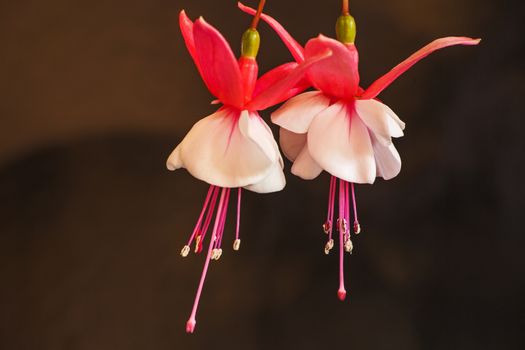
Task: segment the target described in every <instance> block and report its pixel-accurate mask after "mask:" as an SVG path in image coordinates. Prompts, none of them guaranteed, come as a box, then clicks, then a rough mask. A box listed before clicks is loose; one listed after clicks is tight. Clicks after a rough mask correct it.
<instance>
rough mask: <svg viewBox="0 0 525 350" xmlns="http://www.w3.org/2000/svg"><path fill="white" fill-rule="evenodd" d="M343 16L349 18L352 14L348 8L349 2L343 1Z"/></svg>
mask: <svg viewBox="0 0 525 350" xmlns="http://www.w3.org/2000/svg"><path fill="white" fill-rule="evenodd" d="M341 14H342V15H343V16H347V15H349V14H350V8H349V6H348V0H343V9H342V11H341Z"/></svg>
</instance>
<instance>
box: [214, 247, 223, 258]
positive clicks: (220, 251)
mask: <svg viewBox="0 0 525 350" xmlns="http://www.w3.org/2000/svg"><path fill="white" fill-rule="evenodd" d="M221 256H222V249H221V248H219V249H217V252H216V254H215V260H219V259H220V258H221Z"/></svg>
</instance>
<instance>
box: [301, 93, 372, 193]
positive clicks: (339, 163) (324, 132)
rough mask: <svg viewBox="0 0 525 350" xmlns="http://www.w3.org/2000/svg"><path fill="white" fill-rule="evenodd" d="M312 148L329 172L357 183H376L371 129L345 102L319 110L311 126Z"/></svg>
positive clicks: (319, 161) (309, 134) (309, 138)
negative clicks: (369, 129)
mask: <svg viewBox="0 0 525 350" xmlns="http://www.w3.org/2000/svg"><path fill="white" fill-rule="evenodd" d="M308 150H309V151H310V154H311V156H312V158H313V159H314V160H315V161H316V162H317V163H318V164H319V165H320V166H321V167H322V168H323V169H324V170H326V171H327V172H329V173H330V174H332V175H333V176H336V177H338V178H340V179H343V180H345V181H349V182H355V183H373V182H374V180H375V177H376V164H375V160H374V151H373V148H372V142H371V141H370V135H369V134H368V129H367V127H366V125H365V124H363V122H362V121H361V119H360V118H359V117H358V116H357V115H356V114H355V112H353V111H352V110H350V108H349V106H348V105H346V104H345V103H343V102H337V103H335V104H333V105H332V106H330V107H329V108H327V109H326V110H324V111H323V112H321V113H319V114H318V115H317V116H316V117H315V118H314V120H313V121H312V124H311V125H310V129H309V130H308Z"/></svg>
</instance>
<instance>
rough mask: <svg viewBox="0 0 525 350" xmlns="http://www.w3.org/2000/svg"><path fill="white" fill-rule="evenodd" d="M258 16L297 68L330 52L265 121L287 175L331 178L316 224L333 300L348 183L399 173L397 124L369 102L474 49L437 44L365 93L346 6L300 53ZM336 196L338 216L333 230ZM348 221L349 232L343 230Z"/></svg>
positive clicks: (460, 40)
mask: <svg viewBox="0 0 525 350" xmlns="http://www.w3.org/2000/svg"><path fill="white" fill-rule="evenodd" d="M238 5H239V8H240V9H241V10H243V11H245V12H247V13H253V9H250V8H249V7H246V6H244V5H242V4H241V3H239V4H238ZM261 18H262V19H263V20H264V21H266V22H267V23H268V24H269V25H270V26H271V27H272V28H273V29H274V30H275V31H276V32H277V34H278V35H279V36H280V37H281V39H282V40H283V42H284V43H285V44H286V46H287V47H288V49H289V50H290V52H291V54H292V56H293V57H294V58H295V60H296V61H297V62H302V61H303V60H305V59H306V60H308V59H309V58H310V57H312V56H315V55H317V54H318V53H319V52H321V51H324V50H330V51H331V52H332V55H331V57H329V58H327V59H326V60H324V61H322V62H319V63H318V64H316V65H315V66H313V67H312V68H311V69H310V70H308V72H306V80H307V82H308V83H309V84H310V85H311V86H312V87H314V88H315V91H310V92H305V93H302V94H300V95H297V96H295V97H293V98H291V99H290V100H288V101H287V102H286V103H285V104H284V105H283V106H282V107H281V108H279V109H278V110H277V111H276V112H274V113H273V114H272V121H273V122H274V123H275V124H277V125H279V126H280V127H281V129H280V140H279V141H280V144H281V148H282V150H283V153H284V154H285V156H286V157H287V158H288V159H290V160H291V161H292V162H293V166H292V173H293V174H295V175H297V176H299V177H301V178H303V179H306V180H311V179H314V178H316V177H317V176H319V174H320V173H321V172H322V171H323V170H325V171H327V172H328V173H329V174H331V175H332V177H331V180H330V190H329V196H328V197H329V199H328V214H327V219H326V221H325V223H324V224H323V230H324V232H325V233H326V234H327V235H328V239H327V243H326V245H325V249H324V251H325V253H326V254H328V253H329V252H330V250H331V249H332V248H333V246H334V240H333V239H332V231H333V228H334V226H335V228H336V229H337V230H338V231H339V243H340V246H339V252H340V259H339V260H340V261H339V263H340V278H339V289H338V296H339V298H340V299H341V300H344V299H345V297H346V289H345V285H344V274H343V255H344V254H343V250H346V251H347V252H350V253H351V252H352V250H353V244H352V241H351V234H359V233H360V231H361V226H360V224H359V220H358V217H357V205H356V201H355V185H354V184H366V183H367V184H372V183H374V181H375V179H376V177H382V178H383V179H385V180H389V179H392V178H393V177H395V176H397V175H398V174H399V172H400V170H401V158H400V156H399V153H398V152H397V150H396V148H395V147H394V145H393V143H392V138H393V137H401V136H403V130H404V128H405V124H404V123H403V122H402V121H401V120H400V119H399V118H398V117H397V116H396V114H395V113H394V112H393V111H392V110H391V109H390V108H389V107H388V106H386V105H385V104H383V103H381V102H379V101H378V100H376V99H375V98H376V97H377V96H378V95H379V94H380V93H381V91H383V90H384V89H385V88H386V87H387V86H389V85H390V84H391V83H392V82H393V81H394V80H396V79H397V78H398V77H399V76H400V75H401V74H403V73H404V72H405V71H407V70H408V69H409V68H410V67H412V66H413V65H414V64H415V63H417V62H418V61H419V60H421V59H422V58H424V57H426V56H428V55H429V54H431V53H432V52H434V51H436V50H439V49H442V48H445V47H448V46H453V45H476V44H478V43H479V41H480V40H479V39H472V38H467V37H446V38H440V39H437V40H435V41H433V42H432V43H430V44H428V45H427V46H425V47H423V48H422V49H420V50H419V51H417V52H416V53H414V54H413V55H411V56H410V57H408V58H407V59H406V60H405V61H403V62H401V63H400V64H398V65H397V66H396V67H394V68H393V69H392V70H390V71H389V72H388V73H386V74H385V75H384V76H382V77H381V78H379V79H377V80H376V81H375V82H374V83H372V84H371V85H370V86H369V87H368V88H367V89H366V90H365V89H363V88H361V87H360V86H359V71H358V61H359V58H358V51H357V48H356V46H355V44H354V41H355V37H356V23H355V20H354V18H353V17H352V16H351V15H350V12H349V8H348V0H343V10H342V14H341V16H340V17H339V18H338V19H337V22H336V34H337V40H335V39H331V38H328V37H326V36H323V35H319V36H318V37H317V38H314V39H311V40H309V41H308V42H307V44H306V46H305V48H303V47H302V46H301V45H300V44H298V43H297V41H295V40H294V39H293V38H292V36H291V35H290V34H289V33H288V32H287V31H286V30H285V29H284V28H283V27H282V26H281V25H280V24H279V23H278V22H277V21H276V20H275V19H273V18H271V17H270V16H267V15H265V14H263V15H262V16H261ZM338 185H339V186H338ZM337 197H339V200H338V211H339V212H338V214H337V217H338V219H337V220H336V223H335V225H334V215H336V214H334V211H335V200H336V198H337ZM351 216H352V217H353V225H352V226H353V227H352V228H351V227H350V225H349V223H350V217H351ZM352 231H353V232H352Z"/></svg>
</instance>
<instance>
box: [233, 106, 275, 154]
mask: <svg viewBox="0 0 525 350" xmlns="http://www.w3.org/2000/svg"><path fill="white" fill-rule="evenodd" d="M267 127H268V126H267V125H266V123H265V122H264V121H263V120H262V119H261V117H259V115H258V114H255V113H249V112H248V111H242V112H241V117H240V118H239V130H240V131H241V133H242V135H243V136H245V137H247V138H249V139H250V140H252V141H253V142H255V143H256V144H257V145H258V146H259V147H260V148H261V150H262V151H263V152H264V153H265V154H266V156H267V157H268V159H270V160H271V161H272V162H275V161H277V160H278V159H279V153H278V152H275V149H276V145H275V146H274V144H275V140H274V138H273V135H272V133H271V132H270V133H269V132H268V129H267Z"/></svg>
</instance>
